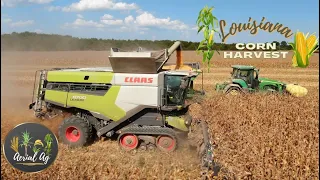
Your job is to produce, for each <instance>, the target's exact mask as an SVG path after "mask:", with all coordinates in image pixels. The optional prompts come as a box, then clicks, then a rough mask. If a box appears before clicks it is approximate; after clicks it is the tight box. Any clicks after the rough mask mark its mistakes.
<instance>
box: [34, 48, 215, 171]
mask: <svg viewBox="0 0 320 180" xmlns="http://www.w3.org/2000/svg"><path fill="white" fill-rule="evenodd" d="M179 48H180V42H176V43H175V44H173V46H172V47H171V48H170V49H168V50H167V49H165V50H162V51H158V52H124V51H121V50H120V49H118V48H112V49H111V55H110V56H109V60H110V63H111V67H108V68H66V69H51V70H41V71H39V72H38V73H39V74H38V76H37V77H38V80H39V81H38V83H37V84H38V87H37V90H36V91H35V92H36V93H35V96H34V99H33V103H32V104H30V106H29V108H30V109H33V110H34V111H35V116H37V117H47V118H48V117H49V118H50V117H53V116H55V115H57V114H59V113H62V112H68V113H71V114H72V116H71V117H68V118H66V119H65V120H64V121H63V123H62V124H61V125H60V128H59V139H60V140H61V141H62V142H63V143H65V144H68V145H70V146H71V147H78V146H84V145H87V144H88V143H89V142H91V141H92V140H93V138H94V137H95V136H98V137H101V136H106V137H112V136H117V138H118V142H119V145H120V147H121V148H122V149H124V150H133V149H136V148H139V147H140V148H143V149H148V148H150V149H152V148H155V147H158V149H160V150H162V151H165V152H171V151H174V150H175V149H176V147H177V144H178V142H179V141H180V140H179V139H178V136H179V137H180V135H187V134H188V133H189V134H190V133H191V134H192V133H200V135H202V139H201V141H200V143H193V142H191V143H193V145H196V146H198V147H197V148H198V150H199V152H198V154H199V155H200V158H201V161H202V164H203V166H204V167H207V168H210V167H211V165H212V163H213V155H212V145H211V142H210V139H209V138H210V135H209V134H208V128H207V126H206V123H205V122H204V121H196V120H193V119H192V117H191V116H190V115H189V114H188V108H189V105H188V104H186V102H185V100H186V97H187V92H188V91H189V90H190V87H191V82H192V81H193V79H194V78H195V77H197V76H198V73H199V72H195V71H193V68H190V69H188V70H181V68H176V69H174V70H173V69H170V68H169V69H166V68H163V66H164V65H165V63H166V62H167V61H168V59H169V57H170V55H171V54H172V53H173V52H174V51H175V50H177V49H178V51H179ZM177 54H180V53H179V52H178V53H177ZM178 62H179V61H178ZM196 68H199V67H196Z"/></svg>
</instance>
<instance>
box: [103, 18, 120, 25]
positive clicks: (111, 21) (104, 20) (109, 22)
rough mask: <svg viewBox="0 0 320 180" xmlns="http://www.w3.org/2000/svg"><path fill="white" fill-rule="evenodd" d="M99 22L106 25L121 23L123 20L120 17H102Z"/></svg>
mask: <svg viewBox="0 0 320 180" xmlns="http://www.w3.org/2000/svg"><path fill="white" fill-rule="evenodd" d="M101 22H102V23H103V24H107V25H121V24H123V21H122V20H121V19H102V20H101Z"/></svg>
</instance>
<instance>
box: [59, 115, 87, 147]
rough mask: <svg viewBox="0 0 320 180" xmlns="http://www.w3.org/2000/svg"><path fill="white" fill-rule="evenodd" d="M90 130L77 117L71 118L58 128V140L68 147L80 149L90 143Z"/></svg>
mask: <svg viewBox="0 0 320 180" xmlns="http://www.w3.org/2000/svg"><path fill="white" fill-rule="evenodd" d="M91 137H92V128H91V127H90V125H89V124H88V123H87V122H86V121H85V120H84V119H81V118H79V117H75V116H71V117H69V118H67V119H65V120H64V121H63V123H62V124H61V125H60V127H59V138H60V140H61V141H62V143H64V144H67V145H69V146H70V147H81V146H85V145H87V144H88V143H89V142H91Z"/></svg>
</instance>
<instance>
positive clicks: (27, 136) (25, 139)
mask: <svg viewBox="0 0 320 180" xmlns="http://www.w3.org/2000/svg"><path fill="white" fill-rule="evenodd" d="M31 139H32V137H30V134H29V132H27V131H26V132H23V133H22V142H21V144H20V146H24V153H25V156H26V157H27V156H28V147H31V146H30V144H31V143H30V140H31Z"/></svg>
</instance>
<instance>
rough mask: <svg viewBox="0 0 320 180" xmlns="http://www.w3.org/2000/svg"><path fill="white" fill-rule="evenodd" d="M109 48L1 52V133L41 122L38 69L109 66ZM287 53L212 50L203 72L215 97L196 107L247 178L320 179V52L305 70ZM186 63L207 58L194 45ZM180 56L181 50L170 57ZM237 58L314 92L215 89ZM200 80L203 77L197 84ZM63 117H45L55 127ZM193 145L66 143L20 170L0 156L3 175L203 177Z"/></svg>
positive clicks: (232, 166) (223, 157)
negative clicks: (166, 149) (126, 147)
mask: <svg viewBox="0 0 320 180" xmlns="http://www.w3.org/2000/svg"><path fill="white" fill-rule="evenodd" d="M108 55H109V53H108V52H99V51H98V52H94V51H83V52H2V54H1V65H2V66H1V105H2V106H1V132H2V133H1V140H3V139H4V137H5V135H6V134H7V133H8V131H9V130H10V129H11V128H13V127H14V126H15V125H17V124H19V123H21V122H26V121H35V122H38V120H37V119H35V118H34V117H33V114H32V112H31V111H30V110H28V104H29V103H31V96H32V90H33V81H34V73H35V71H36V70H38V69H47V68H53V67H97V66H109V63H108ZM291 56H292V55H291V54H289V55H288V58H287V59H281V60H274V59H264V60H261V59H252V60H243V59H223V58H222V57H221V56H219V55H215V56H214V57H213V61H212V62H213V67H212V68H210V72H209V73H207V71H206V70H205V73H204V89H205V91H206V92H207V95H208V97H209V98H207V99H206V100H205V101H204V102H203V103H202V104H201V105H194V106H192V107H191V112H192V114H193V116H198V117H200V118H202V119H205V120H206V121H207V122H209V124H210V129H211V130H212V132H214V133H213V135H214V141H215V142H216V143H217V144H218V149H217V150H216V152H215V154H216V158H217V160H218V161H219V162H220V163H221V164H222V166H225V167H228V169H229V171H230V173H231V174H233V175H235V176H236V177H238V178H240V179H248V178H249V179H250V177H251V178H253V179H272V178H275V179H286V178H288V177H292V178H296V177H299V178H302V179H306V178H310V179H318V172H319V169H318V147H319V144H318V131H319V129H318V125H319V116H318V112H319V110H318V108H319V101H318V98H319V96H318V93H319V88H318V84H319V54H314V56H313V57H312V59H311V60H310V65H309V67H308V68H305V69H298V68H293V67H291V59H290V58H291ZM183 59H184V61H185V62H195V61H199V62H200V61H201V58H200V56H196V54H195V53H194V52H183ZM170 61H171V62H174V56H173V58H171V60H170ZM233 64H245V65H254V66H257V67H258V68H260V76H261V77H268V78H271V79H277V80H281V81H284V82H287V83H298V84H300V85H302V86H304V87H306V88H307V89H308V91H309V94H308V95H307V96H306V97H304V98H293V97H277V96H276V97H274V96H270V97H269V96H267V97H266V96H260V95H255V96H250V97H242V98H239V99H229V98H225V97H223V96H222V95H219V94H216V93H214V92H213V87H214V84H215V83H217V82H223V81H224V80H226V79H228V78H229V76H230V71H231V68H230V66H231V65H233ZM195 86H196V89H200V87H201V77H199V78H198V80H197V81H196V83H195ZM62 119H63V118H57V119H55V120H54V121H53V120H52V121H49V122H43V123H44V124H45V125H47V126H48V127H50V128H51V129H52V130H53V131H54V132H55V133H56V132H57V127H58V125H59V123H60V121H61V120H62ZM193 154H194V151H193V150H189V149H187V148H181V149H180V150H178V151H176V152H174V153H172V154H163V153H159V152H138V153H137V152H132V153H124V152H122V151H119V147H118V146H117V144H116V142H114V141H105V142H96V143H95V144H93V145H91V146H89V147H86V148H82V149H77V150H72V151H71V150H69V149H68V148H67V147H65V146H63V145H60V153H59V156H58V158H57V160H56V162H55V163H54V165H53V166H51V167H50V168H48V169H47V170H45V171H43V172H41V173H38V174H32V175H26V174H24V173H20V172H18V171H16V170H14V169H13V168H12V167H11V166H10V165H8V163H7V161H6V160H4V158H3V155H1V162H2V165H1V176H2V177H3V178H5V179H17V178H21V177H22V176H23V177H25V178H26V179H29V178H32V179H36V178H42V179H48V178H49V177H50V178H54V179H57V178H60V179H66V178H80V179H88V178H95V179H111V178H116V177H118V178H119V179H197V178H199V174H200V169H199V168H198V166H197V165H198V163H197V159H196V157H195V156H194V155H193Z"/></svg>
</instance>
